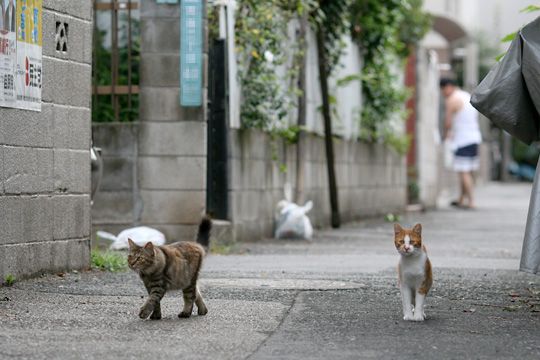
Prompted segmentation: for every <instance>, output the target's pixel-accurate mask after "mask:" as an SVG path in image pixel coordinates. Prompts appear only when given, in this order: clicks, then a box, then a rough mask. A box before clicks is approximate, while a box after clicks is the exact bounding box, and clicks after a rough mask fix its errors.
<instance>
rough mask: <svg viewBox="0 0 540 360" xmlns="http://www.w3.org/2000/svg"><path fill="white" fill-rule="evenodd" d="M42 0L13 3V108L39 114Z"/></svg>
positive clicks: (25, 0)
mask: <svg viewBox="0 0 540 360" xmlns="http://www.w3.org/2000/svg"><path fill="white" fill-rule="evenodd" d="M42 11H43V6H42V0H17V70H16V76H15V91H16V93H17V107H18V108H21V109H28V110H35V111H40V110H41V84H42V60H41V55H42V44H43V34H42V33H43V32H42V24H41V19H42Z"/></svg>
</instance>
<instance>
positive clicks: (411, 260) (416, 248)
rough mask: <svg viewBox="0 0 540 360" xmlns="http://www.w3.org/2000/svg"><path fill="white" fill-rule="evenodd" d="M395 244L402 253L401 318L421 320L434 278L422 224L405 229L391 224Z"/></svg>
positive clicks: (400, 268) (423, 317) (399, 273)
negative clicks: (423, 238) (423, 239)
mask: <svg viewBox="0 0 540 360" xmlns="http://www.w3.org/2000/svg"><path fill="white" fill-rule="evenodd" d="M394 234H395V236H394V244H395V245H396V249H397V251H398V252H399V254H400V255H401V258H400V260H399V265H398V275H399V289H400V291H401V302H402V305H403V320H409V321H424V319H425V318H426V314H425V313H424V301H425V299H426V295H427V293H428V291H429V289H430V288H431V285H432V283H433V278H432V274H431V263H430V262H429V259H428V256H427V252H426V248H425V246H423V245H422V225H420V224H416V225H415V226H414V227H413V228H412V229H404V228H402V227H401V225H399V224H394Z"/></svg>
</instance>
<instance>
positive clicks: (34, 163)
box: [0, 0, 92, 280]
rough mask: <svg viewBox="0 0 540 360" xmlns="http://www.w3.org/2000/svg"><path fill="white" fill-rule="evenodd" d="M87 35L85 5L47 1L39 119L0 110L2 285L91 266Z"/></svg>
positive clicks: (89, 22) (75, 1) (76, 0)
mask: <svg viewBox="0 0 540 360" xmlns="http://www.w3.org/2000/svg"><path fill="white" fill-rule="evenodd" d="M57 21H61V22H65V23H67V24H68V26H69V39H68V51H67V52H65V53H62V52H57V51H56V43H55V41H54V38H55V32H56V22H57ZM91 34H92V4H91V2H90V1H86V0H69V1H67V0H64V1H58V0H44V1H43V88H42V111H41V112H33V111H26V110H19V109H10V108H1V107H0V280H2V279H3V278H4V277H5V276H6V275H8V274H11V275H14V276H15V277H16V278H21V277H26V276H31V275H34V274H38V273H41V272H51V271H62V270H67V269H80V268H86V267H88V266H89V262H90V152H89V149H90V138H91V130H90V118H91V116H90V100H91V98H90V92H91V61H92V58H91V49H92V38H91Z"/></svg>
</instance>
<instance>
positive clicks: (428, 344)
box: [0, 184, 540, 359]
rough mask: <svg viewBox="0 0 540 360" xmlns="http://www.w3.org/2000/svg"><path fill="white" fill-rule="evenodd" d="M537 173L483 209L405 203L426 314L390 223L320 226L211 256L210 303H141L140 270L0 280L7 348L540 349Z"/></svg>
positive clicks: (88, 355)
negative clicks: (418, 311) (535, 269)
mask: <svg viewBox="0 0 540 360" xmlns="http://www.w3.org/2000/svg"><path fill="white" fill-rule="evenodd" d="M529 192H530V186H529V185H522V184H513V185H494V184H491V185H488V186H485V187H483V188H482V189H481V191H480V192H479V199H478V204H479V209H477V210H475V211H465V210H461V211H460V210H454V209H442V210H439V211H433V212H427V213H412V214H408V215H407V216H406V217H405V218H404V220H403V223H404V224H413V223H415V222H421V223H422V224H423V229H424V242H425V244H426V246H427V248H428V252H429V255H430V258H431V261H432V263H433V266H434V278H435V280H434V287H433V291H432V292H431V293H430V295H429V296H428V299H427V307H426V314H427V316H428V319H427V320H426V321H425V322H423V323H412V322H405V321H403V320H401V318H402V315H401V306H400V300H399V291H398V289H397V286H396V274H395V271H394V268H395V265H396V263H397V254H396V252H395V250H394V248H393V242H392V225H391V224H388V223H385V222H383V221H382V220H380V221H379V220H377V219H375V220H371V221H366V222H362V223H358V224H352V225H348V226H345V227H344V228H342V229H340V230H331V231H330V230H325V231H319V232H318V233H317V237H316V238H315V239H314V241H313V242H311V243H310V242H304V241H287V242H284V241H263V242H261V243H258V244H248V245H244V246H242V247H241V248H240V249H239V252H240V254H238V255H228V256H219V255H210V256H209V257H208V258H207V259H206V263H205V266H204V270H203V273H202V279H201V287H202V292H203V296H204V297H205V299H206V302H207V305H208V307H209V313H208V315H206V316H204V317H203V316H196V315H195V316H192V317H191V318H189V319H178V318H177V317H176V315H177V314H178V313H179V312H180V310H181V306H182V299H181V295H180V294H179V293H170V294H167V296H166V297H165V299H164V300H163V305H162V313H163V316H164V319H163V320H161V321H151V320H147V321H142V320H140V319H138V317H137V313H138V309H139V307H140V306H141V305H142V303H143V301H144V300H143V296H144V295H145V292H144V289H143V287H142V284H141V283H140V281H139V279H138V278H137V276H136V275H135V274H133V273H131V272H121V273H106V272H100V271H89V272H82V273H78V272H77V273H69V274H65V275H64V276H56V275H47V276H44V277H41V278H37V279H33V280H28V281H22V282H18V283H16V284H15V285H14V286H12V287H9V288H7V287H4V288H0V358H1V359H3V358H24V359H27V358H28V359H76V358H77V359H79V358H81V359H170V358H182V359H539V358H540V278H539V277H538V276H534V275H530V274H524V273H519V272H517V268H518V265H519V255H520V251H521V243H522V235H523V231H524V227H525V218H526V212H527V204H528V199H529Z"/></svg>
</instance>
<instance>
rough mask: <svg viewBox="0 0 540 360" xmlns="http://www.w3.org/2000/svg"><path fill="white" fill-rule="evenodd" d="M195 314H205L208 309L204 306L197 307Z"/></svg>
mask: <svg viewBox="0 0 540 360" xmlns="http://www.w3.org/2000/svg"><path fill="white" fill-rule="evenodd" d="M197 314H199V315H206V314H208V309H207V308H206V307H203V308H198V309H197Z"/></svg>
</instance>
